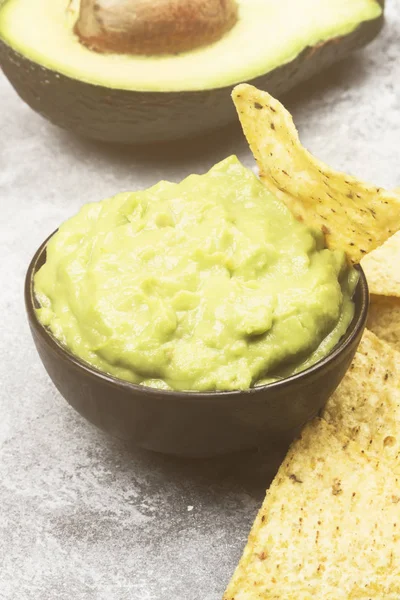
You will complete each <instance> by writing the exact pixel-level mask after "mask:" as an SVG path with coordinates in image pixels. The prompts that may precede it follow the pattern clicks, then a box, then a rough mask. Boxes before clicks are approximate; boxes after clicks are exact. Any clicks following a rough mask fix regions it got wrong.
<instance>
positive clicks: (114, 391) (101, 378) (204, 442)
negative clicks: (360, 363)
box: [25, 236, 369, 457]
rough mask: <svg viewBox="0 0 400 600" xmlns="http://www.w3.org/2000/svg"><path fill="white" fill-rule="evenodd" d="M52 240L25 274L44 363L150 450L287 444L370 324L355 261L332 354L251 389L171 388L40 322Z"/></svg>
mask: <svg viewBox="0 0 400 600" xmlns="http://www.w3.org/2000/svg"><path fill="white" fill-rule="evenodd" d="M50 237H51V236H50ZM47 242H48V240H46V241H45V242H44V243H43V244H42V245H41V246H40V248H39V249H38V251H37V252H36V254H35V256H34V257H33V259H32V261H31V263H30V265H29V268H28V271H27V274H26V280H25V303H26V310H27V315H28V320H29V325H30V328H31V332H32V336H33V340H34V342H35V345H36V348H37V351H38V353H39V356H40V358H41V360H42V362H43V365H44V367H45V368H46V371H47V373H48V374H49V376H50V378H51V379H52V381H53V383H54V384H55V386H56V387H57V389H58V390H59V392H60V393H61V394H62V396H63V397H64V398H65V400H67V402H68V403H69V404H70V405H71V406H72V407H73V408H75V409H76V410H77V411H78V412H79V413H80V414H81V415H82V416H83V417H85V418H86V419H87V420H88V421H90V422H91V423H93V424H94V425H96V426H97V427H99V428H101V429H103V430H104V431H106V432H108V433H110V434H112V435H115V436H116V437H118V438H121V439H124V440H130V441H131V442H133V443H134V444H135V445H137V446H140V447H142V448H145V449H148V450H153V451H156V452H163V453H167V454H175V455H179V456H185V457H207V456H213V455H218V454H224V453H228V452H234V451H238V450H244V449H249V448H254V447H262V448H264V449H265V448H267V449H268V447H275V446H276V445H279V446H283V445H287V444H289V443H290V442H291V441H292V440H293V439H294V438H295V437H296V436H297V435H298V434H299V433H300V431H301V429H302V427H303V426H304V424H305V423H306V422H307V421H308V420H310V419H312V418H313V417H315V416H316V415H317V414H318V413H319V412H320V411H321V409H323V407H324V405H325V404H326V402H327V400H328V398H329V397H330V396H331V394H332V393H333V392H334V391H335V389H336V388H337V386H338V385H339V383H340V382H341V380H342V378H343V377H344V375H345V373H346V371H347V369H348V368H349V366H350V363H351V361H352V359H353V356H354V354H355V352H356V350H357V347H358V344H359V342H360V339H361V336H362V333H363V331H364V328H365V324H366V320H367V314H368V305H369V293H368V285H367V281H366V278H365V275H364V273H363V271H362V269H361V267H357V268H358V270H359V273H360V278H359V282H358V285H357V288H356V290H355V294H354V303H355V313H354V317H353V320H352V322H351V324H350V325H349V327H348V329H347V331H346V333H345V335H344V336H343V337H342V338H341V340H340V341H339V343H338V344H337V345H336V346H335V348H334V349H333V350H332V351H331V352H330V354H329V355H328V356H326V357H325V358H323V359H322V360H320V361H319V362H317V363H316V364H315V365H313V366H312V367H310V368H309V369H307V370H305V371H302V372H301V373H298V374H296V375H293V376H291V377H288V378H286V379H283V380H281V381H277V382H275V383H271V384H268V385H265V386H260V387H256V388H252V389H249V390H246V391H233V392H174V391H165V390H157V389H153V388H149V387H144V386H141V385H135V384H132V383H129V382H127V381H123V380H121V379H117V378H115V377H113V376H111V375H108V374H106V373H103V372H101V371H99V370H97V369H95V368H94V367H91V366H90V365H89V364H87V363H85V362H83V361H82V360H80V359H79V358H78V357H76V356H74V355H73V354H71V353H70V352H69V351H68V350H67V349H66V348H64V347H63V346H62V345H61V344H60V343H59V342H58V341H57V340H56V339H55V338H54V337H53V336H52V335H51V333H50V332H49V331H48V330H47V329H46V328H45V327H43V326H42V325H41V324H40V322H39V321H38V319H37V317H36V313H35V306H37V303H36V301H35V298H34V291H33V278H34V275H35V273H36V271H37V270H38V269H40V267H41V266H42V265H43V264H44V262H45V260H46V244H47Z"/></svg>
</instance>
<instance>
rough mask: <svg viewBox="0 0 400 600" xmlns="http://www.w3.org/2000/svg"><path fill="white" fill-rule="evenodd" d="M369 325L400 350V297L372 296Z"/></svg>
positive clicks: (376, 333)
mask: <svg viewBox="0 0 400 600" xmlns="http://www.w3.org/2000/svg"><path fill="white" fill-rule="evenodd" d="M367 327H368V328H369V329H370V330H371V331H373V333H375V335H377V336H378V337H379V338H380V339H381V340H384V341H385V342H387V343H388V344H389V345H390V346H392V348H394V349H395V350H397V351H398V352H400V298H390V297H389V296H371V304H370V307H369V313H368V321H367Z"/></svg>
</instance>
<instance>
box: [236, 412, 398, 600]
mask: <svg viewBox="0 0 400 600" xmlns="http://www.w3.org/2000/svg"><path fill="white" fill-rule="evenodd" d="M399 514H400V484H399V480H398V478H396V477H395V476H394V475H393V473H392V472H391V470H390V468H389V467H388V466H387V465H386V463H385V461H382V462H381V461H379V460H378V459H376V458H375V457H370V456H367V455H366V454H365V453H364V452H363V451H362V450H361V448H360V447H359V446H358V445H357V444H355V443H354V442H351V441H348V440H347V438H346V437H345V436H344V435H342V434H340V435H339V436H338V435H337V434H336V432H335V430H334V428H333V427H331V426H330V425H328V424H327V423H325V422H324V421H320V420H318V419H316V420H315V421H313V422H312V423H311V424H309V425H308V426H307V427H306V428H305V430H304V431H303V434H302V437H301V439H300V440H299V441H297V442H296V443H294V444H293V445H292V447H291V449H290V451H289V453H288V455H287V457H286V459H285V461H284V463H283V464H282V466H281V468H280V470H279V472H278V475H277V476H276V478H275V480H274V482H273V484H272V486H271V488H270V490H269V491H268V492H267V495H266V498H265V500H264V503H263V505H262V507H261V510H260V512H259V514H258V516H257V518H256V521H255V523H254V525H253V528H252V530H251V533H250V537H249V540H248V543H247V546H246V548H245V550H244V553H243V556H242V558H241V560H240V562H239V565H238V567H237V569H236V571H235V573H234V575H233V578H232V580H231V582H230V584H229V585H228V588H227V590H226V592H225V595H224V600H316V599H318V600H356V599H357V600H367V599H368V600H383V599H385V600H398V599H399V598H400V560H399V556H400V535H399V527H400V523H399V521H400V519H399Z"/></svg>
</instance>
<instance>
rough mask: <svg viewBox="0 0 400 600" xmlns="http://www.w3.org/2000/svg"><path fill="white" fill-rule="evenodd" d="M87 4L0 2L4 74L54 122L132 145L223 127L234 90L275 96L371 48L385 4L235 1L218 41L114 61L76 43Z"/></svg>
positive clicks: (366, 0)
mask: <svg viewBox="0 0 400 600" xmlns="http://www.w3.org/2000/svg"><path fill="white" fill-rule="evenodd" d="M83 1H84V0H80V1H79V0H5V2H4V0H3V2H1V0H0V65H1V66H2V68H3V71H4V73H5V74H6V76H7V77H8V79H9V80H10V82H11V83H12V85H13V86H14V88H15V89H16V91H17V92H18V94H19V95H20V97H21V98H22V99H23V100H24V101H25V102H27V103H28V104H29V105H30V106H31V107H32V108H33V109H34V110H36V111H37V112H39V113H40V114H42V115H43V116H44V117H46V118H47V119H49V120H50V121H51V122H53V123H55V124H57V125H59V126H61V127H63V128H65V129H68V130H70V131H73V132H75V133H77V134H80V135H83V136H86V137H89V138H94V139H99V140H104V141H112V142H123V143H132V144H137V143H147V142H154V141H161V140H171V139H178V138H183V137H188V136H191V135H195V134H200V133H204V132H207V131H210V130H212V129H214V128H216V127H220V126H223V125H226V124H227V123H229V122H230V121H232V120H234V119H235V118H236V117H235V111H234V108H233V105H232V103H231V100H230V92H231V89H232V86H233V85H235V84H236V83H239V82H249V83H252V84H253V85H255V86H257V87H258V88H261V89H266V90H268V91H269V92H270V93H271V94H273V95H274V96H278V97H279V96H280V95H281V94H282V93H283V92H286V91H288V90H289V89H290V88H292V87H293V86H295V85H296V84H298V83H299V82H301V81H303V80H305V79H307V78H308V77H310V76H312V75H314V74H315V73H316V72H318V71H320V70H322V69H324V68H326V67H328V66H329V65H331V64H332V63H333V62H335V61H336V60H338V59H341V58H343V57H344V56H345V55H347V54H348V53H349V52H351V51H352V50H354V49H356V48H359V47H361V46H363V45H365V44H366V43H368V42H369V41H371V40H372V39H373V38H374V37H375V36H376V35H377V33H378V32H379V30H380V29H381V26H382V23H383V0H381V1H380V2H379V1H378V0H351V1H349V0H236V2H237V6H238V14H237V18H236V19H235V22H234V23H231V24H230V26H229V27H226V28H225V30H224V31H223V32H222V33H221V37H220V39H218V40H217V41H214V42H212V43H209V44H207V45H204V44H203V45H200V47H196V48H194V49H193V50H189V51H186V52H180V53H177V54H165V53H164V54H163V53H159V54H153V55H143V54H139V53H136V54H133V53H128V52H126V53H125V54H118V53H115V52H112V51H108V52H99V51H95V50H93V49H91V48H89V47H87V45H85V44H84V43H83V41H84V40H82V39H80V37H79V35H78V34H79V31H78V30H77V29H78V25H79V23H78V21H79V17H80V14H79V11H80V8H82V4H81V3H83ZM121 1H123V0H114V3H115V4H118V2H119V3H121ZM144 1H147V0H141V2H144ZM149 1H150V0H149ZM170 1H171V2H172V1H175V2H176V0H170ZM185 1H188V0H185ZM85 2H86V5H87V4H88V2H89V0H85ZM126 2H128V3H129V2H132V0H125V3H126ZM219 2H221V0H219ZM225 2H226V0H223V1H222V2H221V3H222V4H224V3H225ZM103 3H104V0H103ZM105 4H107V2H106V3H105ZM110 4H112V2H110V1H108V5H110ZM93 6H94V7H95V8H96V7H97V10H98V7H99V3H97V4H96V3H94V4H93ZM89 45H90V44H89ZM97 50H98V48H97Z"/></svg>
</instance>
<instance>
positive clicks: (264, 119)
mask: <svg viewBox="0 0 400 600" xmlns="http://www.w3.org/2000/svg"><path fill="white" fill-rule="evenodd" d="M232 98H233V101H234V103H235V106H236V109H237V112H238V115H239V119H240V122H241V124H242V127H243V131H244V133H245V136H246V138H247V141H248V143H249V145H250V148H251V150H252V152H253V154H254V156H255V158H256V161H257V163H258V166H259V169H260V177H261V179H262V181H263V182H264V183H265V185H266V186H267V187H268V188H269V189H270V190H271V191H272V192H273V193H274V194H275V195H276V196H278V197H279V198H281V199H282V200H283V201H284V202H285V203H286V204H287V205H288V207H289V208H290V210H291V211H292V212H293V214H294V215H295V216H296V217H297V218H298V219H301V220H303V221H304V222H305V223H306V224H307V225H309V226H311V227H316V228H318V229H322V231H324V233H325V237H326V244H327V246H328V248H338V249H341V250H344V251H345V252H346V254H347V256H348V257H349V259H350V261H351V262H353V263H358V262H360V260H361V259H362V257H363V256H365V254H367V253H368V252H371V251H372V250H373V249H374V248H377V247H378V246H380V245H381V244H382V243H383V242H384V241H385V240H386V239H387V238H389V237H390V236H391V235H393V234H394V233H395V232H396V231H398V230H399V229H400V198H399V196H398V195H397V194H396V193H395V192H392V193H391V192H388V191H385V190H383V189H381V188H378V187H376V186H373V185H369V184H365V183H362V182H361V181H358V180H357V179H355V178H354V177H351V176H350V175H345V174H343V173H339V172H336V171H334V170H333V169H331V168H330V167H328V166H327V165H325V164H324V163H322V162H321V161H319V160H317V159H316V158H314V157H313V156H312V155H311V154H310V153H309V152H308V151H307V150H306V149H305V148H304V147H303V146H302V145H301V143H300V140H299V136H298V133H297V130H296V128H295V126H294V124H293V119H292V117H291V115H290V113H289V112H288V111H287V110H286V109H285V108H284V107H283V106H282V104H281V103H280V102H278V100H276V99H275V98H273V97H272V96H270V94H268V93H267V92H262V91H260V90H258V89H257V88H255V87H253V86H251V85H248V84H240V85H238V86H236V87H235V88H234V90H233V93H232Z"/></svg>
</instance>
